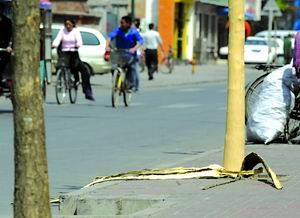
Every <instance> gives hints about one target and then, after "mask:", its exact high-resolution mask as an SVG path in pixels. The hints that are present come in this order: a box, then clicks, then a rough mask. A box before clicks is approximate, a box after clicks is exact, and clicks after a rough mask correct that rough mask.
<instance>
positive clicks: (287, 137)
mask: <svg viewBox="0 0 300 218" xmlns="http://www.w3.org/2000/svg"><path fill="white" fill-rule="evenodd" d="M279 67H282V65H264V64H261V65H257V66H256V67H255V68H256V69H257V70H263V71H264V72H265V73H264V74H263V75H261V76H259V77H258V78H256V79H255V80H254V81H253V82H250V83H249V84H247V86H246V94H245V104H246V105H245V121H246V124H247V118H248V116H249V115H250V114H251V108H252V107H253V105H254V103H255V100H256V99H257V97H258V95H259V93H260V91H261V86H262V83H263V81H264V79H265V77H266V76H267V75H269V74H270V73H271V72H272V70H273V69H277V68H279ZM299 130H300V95H299V93H298V94H295V106H294V108H293V109H292V111H291V113H290V114H289V118H288V120H287V123H286V126H285V128H284V132H283V135H282V136H281V137H280V140H282V141H284V142H288V143H292V141H291V140H292V139H294V138H296V137H297V136H299V135H300V131H299Z"/></svg>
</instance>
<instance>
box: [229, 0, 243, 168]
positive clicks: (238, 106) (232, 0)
mask: <svg viewBox="0 0 300 218" xmlns="http://www.w3.org/2000/svg"><path fill="white" fill-rule="evenodd" d="M228 6H229V52H228V94H227V119H226V135H225V145H224V167H225V169H226V170H230V171H239V170H240V169H241V165H242V162H243V158H244V143H245V133H244V127H245V95H244V83H245V82H244V41H245V24H244V22H245V21H244V0H239V1H237V0H229V1H228Z"/></svg>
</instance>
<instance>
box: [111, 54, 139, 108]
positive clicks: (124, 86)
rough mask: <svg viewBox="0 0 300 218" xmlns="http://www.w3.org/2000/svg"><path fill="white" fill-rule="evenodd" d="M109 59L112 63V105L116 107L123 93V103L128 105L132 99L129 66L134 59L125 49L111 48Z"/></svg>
mask: <svg viewBox="0 0 300 218" xmlns="http://www.w3.org/2000/svg"><path fill="white" fill-rule="evenodd" d="M110 59H111V63H112V70H111V72H112V96H111V102H112V106H113V107H117V106H118V105H119V97H120V96H121V95H123V101H124V104H125V106H126V107H128V106H129V105H130V103H131V101H132V90H131V78H130V73H129V71H130V69H129V67H130V65H131V64H132V63H133V61H134V56H133V54H131V53H130V52H129V50H127V49H113V50H112V53H111V54H110Z"/></svg>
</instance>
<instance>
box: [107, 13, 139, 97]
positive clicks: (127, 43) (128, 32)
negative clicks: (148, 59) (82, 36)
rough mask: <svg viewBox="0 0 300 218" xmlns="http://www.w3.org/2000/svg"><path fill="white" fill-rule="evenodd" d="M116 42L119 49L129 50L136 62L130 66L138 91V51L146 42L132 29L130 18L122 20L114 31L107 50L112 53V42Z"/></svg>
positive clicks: (109, 36)
mask: <svg viewBox="0 0 300 218" xmlns="http://www.w3.org/2000/svg"><path fill="white" fill-rule="evenodd" d="M114 39H115V40H116V47H117V49H128V50H129V52H130V53H131V54H132V55H133V56H134V61H133V63H132V64H131V65H130V68H131V76H132V78H131V79H132V83H133V86H134V90H135V91H138V89H139V83H138V80H139V79H138V58H137V50H138V49H139V48H140V47H141V46H142V45H143V43H144V40H143V38H142V36H141V35H140V33H139V32H138V30H137V29H136V28H134V27H132V19H131V17H129V16H124V17H122V18H121V21H120V26H119V27H118V28H116V29H114V30H113V31H112V32H111V33H110V34H109V35H108V38H107V40H106V50H107V51H110V44H111V41H112V40H114Z"/></svg>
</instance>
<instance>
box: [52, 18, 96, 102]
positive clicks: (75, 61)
mask: <svg viewBox="0 0 300 218" xmlns="http://www.w3.org/2000/svg"><path fill="white" fill-rule="evenodd" d="M64 24H65V27H64V28H63V29H61V30H60V31H59V32H58V34H57V36H56V38H55V40H54V41H53V43H52V47H53V48H57V47H59V46H60V45H61V53H60V54H59V58H58V64H59V63H61V60H64V61H67V63H65V64H67V65H68V66H69V67H70V69H71V73H72V74H73V75H74V77H75V80H76V81H75V82H76V83H77V82H78V81H79V75H78V71H79V72H80V73H81V79H82V89H83V93H84V94H85V98H86V99H88V100H91V101H94V100H95V99H94V97H93V94H92V87H91V83H90V75H89V73H88V71H87V70H86V68H85V66H84V64H83V63H82V61H81V60H80V57H79V53H78V48H79V47H80V46H82V38H81V34H80V32H79V30H77V29H76V28H75V21H74V20H70V19H66V20H65V22H64Z"/></svg>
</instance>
